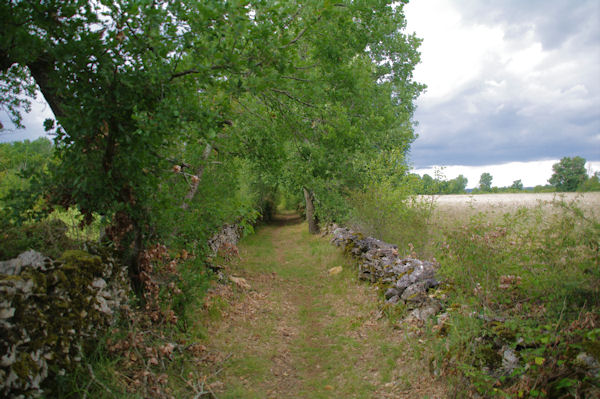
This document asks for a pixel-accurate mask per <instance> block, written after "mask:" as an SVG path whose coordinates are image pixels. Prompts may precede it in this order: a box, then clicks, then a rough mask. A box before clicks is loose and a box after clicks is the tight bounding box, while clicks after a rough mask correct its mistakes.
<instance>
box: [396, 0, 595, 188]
mask: <svg viewBox="0 0 600 399" xmlns="http://www.w3.org/2000/svg"><path fill="white" fill-rule="evenodd" d="M404 10H405V15H406V18H407V23H408V24H407V32H415V33H416V35H417V37H420V38H421V39H423V43H422V45H421V48H420V51H421V63H420V64H419V65H417V67H416V69H415V72H414V78H415V80H416V81H418V82H421V83H424V84H426V85H427V86H428V88H427V91H426V92H425V93H424V94H422V95H421V96H420V97H419V99H418V101H417V106H418V108H417V112H416V114H415V118H414V119H415V120H416V121H417V122H418V126H417V128H416V132H417V133H418V135H419V137H418V138H417V140H416V141H415V142H414V143H413V145H412V149H411V153H410V162H411V163H412V165H413V167H414V168H415V169H416V172H418V173H421V174H423V173H429V174H431V173H432V167H433V166H436V165H437V166H445V169H444V170H443V173H444V175H445V176H446V177H447V178H454V177H456V176H457V175H458V174H463V175H465V176H466V177H467V178H468V179H469V184H468V187H474V186H476V185H477V184H478V183H479V176H480V175H481V173H483V172H489V173H491V174H492V176H493V177H494V180H493V182H492V184H493V185H495V186H500V187H502V186H508V185H510V184H511V183H512V182H513V181H514V180H517V179H521V180H522V181H523V183H524V185H525V186H533V185H537V184H547V180H548V178H550V176H551V174H552V164H554V163H556V162H557V161H558V160H559V159H560V158H562V157H565V156H576V155H579V156H582V157H583V158H586V159H587V160H588V161H590V162H588V165H587V167H588V168H589V169H591V170H592V171H598V170H600V1H598V0H578V1H567V0H528V1H521V0H502V1H485V0H412V1H411V2H410V3H409V4H408V5H407V6H406V7H405V9H404Z"/></svg>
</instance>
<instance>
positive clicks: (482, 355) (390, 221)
mask: <svg viewBox="0 0 600 399" xmlns="http://www.w3.org/2000/svg"><path fill="white" fill-rule="evenodd" d="M380 191H381V190H380ZM394 198H395V199H396V201H394ZM431 201H434V200H432V199H431V197H430V199H429V200H428V202H418V201H412V202H411V199H410V197H409V196H401V195H400V194H399V193H394V192H393V190H392V191H389V190H388V191H386V190H383V192H378V191H373V192H371V193H369V192H367V193H360V195H357V196H355V201H354V204H355V209H356V210H357V212H356V215H358V217H356V220H357V221H358V223H357V222H355V224H356V225H358V227H359V228H363V229H365V230H366V232H367V233H368V234H373V235H375V236H376V237H377V238H380V239H383V240H384V241H388V242H391V243H394V244H397V245H398V246H399V249H400V250H401V251H404V252H409V253H411V255H412V256H419V257H421V258H433V259H435V260H437V261H438V262H439V263H440V269H439V275H440V278H441V279H442V280H443V281H444V284H443V285H442V286H443V291H444V292H443V294H444V295H442V296H443V297H444V298H445V300H444V301H445V303H446V311H445V314H443V315H439V316H438V317H437V319H436V320H432V321H431V322H430V323H429V324H428V325H426V326H425V327H424V328H423V329H422V330H421V332H420V334H421V335H422V339H420V340H419V342H420V344H419V345H415V346H414V347H413V355H414V356H415V357H418V358H421V357H428V358H429V359H428V360H429V364H430V365H431V367H430V372H432V373H433V374H435V375H438V376H442V377H443V378H446V379H448V380H449V381H450V382H451V383H452V385H453V386H454V396H455V397H457V398H459V397H479V398H481V397H484V398H494V397H498V398H505V397H510V398H513V397H516V398H586V397H598V395H600V383H599V381H600V380H599V377H600V345H599V344H598V342H600V250H599V246H600V241H599V240H600V222H599V216H600V215H597V214H595V213H594V209H593V208H591V209H590V207H589V206H588V207H587V208H584V207H582V205H587V204H582V202H580V201H579V202H578V201H577V200H573V201H570V202H569V201H566V200H565V199H564V198H561V197H555V199H554V200H553V201H551V202H546V203H542V202H539V203H538V204H537V206H534V207H529V208H528V207H520V208H515V209H513V210H512V211H509V212H506V213H504V214H503V215H500V216H499V215H497V214H494V213H493V211H492V210H490V211H485V212H477V209H476V208H473V204H471V205H470V206H471V209H465V210H464V212H462V213H460V212H453V213H452V214H447V213H446V214H444V213H441V212H436V210H434V207H435V204H434V203H433V202H431ZM467 206H468V205H467V204H465V207H467ZM455 211H456V210H455ZM436 215H437V217H436ZM440 215H441V217H440ZM365 230H363V231H365ZM407 248H408V251H407ZM385 309H387V308H386V306H384V310H385ZM385 313H386V314H387V315H388V317H391V318H394V319H396V318H397V313H398V312H395V311H393V310H392V309H387V310H386V311H385ZM400 313H401V312H400ZM421 343H424V345H425V347H423V345H421Z"/></svg>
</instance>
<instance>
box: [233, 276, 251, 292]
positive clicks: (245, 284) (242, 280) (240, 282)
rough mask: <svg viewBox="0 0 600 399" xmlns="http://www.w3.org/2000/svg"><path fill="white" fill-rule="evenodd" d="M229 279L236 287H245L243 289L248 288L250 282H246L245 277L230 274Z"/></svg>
mask: <svg viewBox="0 0 600 399" xmlns="http://www.w3.org/2000/svg"><path fill="white" fill-rule="evenodd" d="M229 279H230V280H231V281H233V282H234V283H235V285H237V286H238V287H240V288H242V289H245V290H249V289H250V284H248V282H247V281H246V279H245V278H242V277H235V276H230V277H229Z"/></svg>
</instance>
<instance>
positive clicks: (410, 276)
mask: <svg viewBox="0 0 600 399" xmlns="http://www.w3.org/2000/svg"><path fill="white" fill-rule="evenodd" d="M331 234H332V235H333V238H332V239H331V242H332V243H333V244H334V245H336V246H338V247H342V248H343V249H344V251H345V252H346V253H348V254H350V255H352V256H353V257H355V258H356V259H358V277H359V278H360V279H362V280H368V281H370V282H372V283H380V284H384V285H385V286H387V287H388V288H387V291H386V292H385V298H386V302H388V303H391V304H397V303H403V304H405V305H406V306H408V307H409V308H410V309H412V312H411V315H412V316H413V317H415V318H417V319H419V320H425V319H427V318H429V317H431V316H432V315H435V314H436V313H438V312H439V311H440V310H441V309H442V304H441V303H440V301H439V300H437V299H435V298H433V297H432V295H429V293H428V291H429V290H430V289H432V288H435V287H437V286H439V284H440V282H439V281H438V280H437V279H436V277H435V272H436V268H437V265H436V264H435V263H432V262H428V261H422V260H419V259H415V258H401V257H400V256H399V255H398V247H397V246H395V245H392V244H388V243H386V242H383V241H381V240H378V239H376V238H373V237H365V236H364V235H363V234H361V233H357V232H354V231H352V230H350V229H347V228H341V227H338V228H334V229H333V231H332V233H331Z"/></svg>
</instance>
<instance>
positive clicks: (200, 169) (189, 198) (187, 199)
mask: <svg viewBox="0 0 600 399" xmlns="http://www.w3.org/2000/svg"><path fill="white" fill-rule="evenodd" d="M211 151H212V145H210V144H209V143H207V144H206V147H204V152H203V153H202V162H201V164H200V166H198V169H196V176H197V177H198V178H197V179H195V180H194V181H192V185H191V187H190V189H189V191H188V192H187V194H186V195H185V198H184V199H183V202H182V203H181V209H188V208H189V206H190V202H192V200H193V199H194V197H195V196H196V193H197V192H198V186H200V180H201V179H202V175H203V174H204V168H205V167H206V160H207V159H208V157H209V156H210V153H211Z"/></svg>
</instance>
